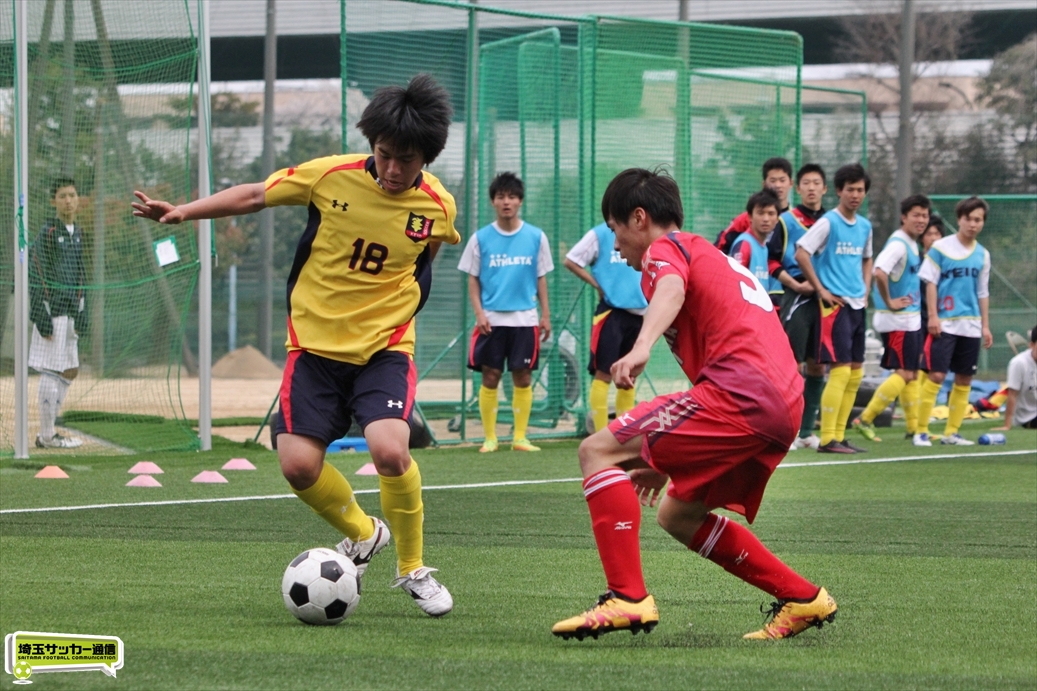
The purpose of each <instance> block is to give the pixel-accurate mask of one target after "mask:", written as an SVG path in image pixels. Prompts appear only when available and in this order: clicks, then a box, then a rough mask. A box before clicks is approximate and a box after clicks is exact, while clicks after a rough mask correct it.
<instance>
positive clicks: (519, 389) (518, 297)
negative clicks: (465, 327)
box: [457, 173, 554, 453]
mask: <svg viewBox="0 0 1037 691" xmlns="http://www.w3.org/2000/svg"><path fill="white" fill-rule="evenodd" d="M524 197H525V188H524V186H523V184H522V181H521V180H520V179H519V178H518V177H517V176H516V175H515V174H514V173H501V174H500V175H498V176H497V177H495V178H494V179H493V181H492V182H491V183H490V201H491V202H492V203H493V208H494V210H495V211H496V212H497V220H496V221H494V222H493V223H491V224H490V225H488V226H484V227H483V228H480V229H479V230H478V232H476V233H475V235H473V236H472V237H471V238H469V240H468V244H467V245H465V248H464V253H463V254H462V255H461V261H460V262H459V263H458V265H457V268H458V269H460V270H461V271H464V272H465V273H467V274H468V297H469V299H470V300H471V302H472V309H473V310H474V311H475V329H474V330H473V331H472V343H471V347H470V350H469V354H468V367H469V369H472V370H475V371H476V372H482V386H480V387H479V415H480V417H481V418H482V424H483V434H484V435H485V440H484V441H483V445H482V448H481V449H479V450H480V451H481V452H483V453H489V452H492V451H496V450H497V386H498V385H499V384H500V378H501V375H502V374H503V373H504V363H505V361H506V362H507V364H508V369H509V370H511V379H512V383H513V384H514V385H515V390H514V395H513V397H512V402H511V412H512V415H513V416H514V422H515V431H514V435H513V436H512V442H511V448H512V449H513V450H515V451H539V450H540V447H537V446H533V445H532V444H530V443H529V440H528V439H526V428H527V426H528V425H529V413H530V411H531V410H532V408H533V370H535V369H537V367H538V366H539V365H538V360H539V357H540V342H541V341H546V340H547V339H548V338H550V336H551V306H550V303H549V302H548V297H547V279H546V278H545V276H546V275H547V274H548V273H549V272H550V271H552V270H553V269H554V262H552V260H551V245H550V243H549V242H548V239H547V235H546V234H545V233H544V231H542V230H540V229H539V228H537V227H536V226H534V225H531V224H529V223H526V222H525V221H523V220H522V219H521V218H520V217H519V212H520V211H521V209H522V200H523V198H524ZM538 299H539V302H540V321H539V327H538V325H537V324H538V322H537V309H536V305H537V300H538Z"/></svg>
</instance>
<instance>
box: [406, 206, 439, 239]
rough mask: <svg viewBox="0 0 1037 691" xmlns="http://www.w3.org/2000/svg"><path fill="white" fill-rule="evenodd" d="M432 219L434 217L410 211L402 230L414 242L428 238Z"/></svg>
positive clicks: (430, 232) (430, 233)
mask: <svg viewBox="0 0 1037 691" xmlns="http://www.w3.org/2000/svg"><path fill="white" fill-rule="evenodd" d="M434 221H435V219H432V218H428V217H427V216H421V215H420V214H416V213H413V212H412V213H411V215H410V217H409V218H407V227H406V228H405V229H404V232H405V233H407V237H409V238H410V239H411V240H413V241H414V242H421V241H422V240H428V239H429V236H430V235H432V223H433V222H434Z"/></svg>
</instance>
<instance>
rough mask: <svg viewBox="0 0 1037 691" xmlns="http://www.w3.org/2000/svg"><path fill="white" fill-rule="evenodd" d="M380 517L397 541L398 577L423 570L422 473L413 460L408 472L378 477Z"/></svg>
mask: <svg viewBox="0 0 1037 691" xmlns="http://www.w3.org/2000/svg"><path fill="white" fill-rule="evenodd" d="M378 488H379V489H380V490H381V499H382V515H383V516H385V522H386V523H388V524H389V530H390V531H392V536H393V538H394V539H395V540H396V558H397V560H398V562H397V566H398V567H399V570H400V575H401V576H403V575H406V574H408V573H410V572H411V571H413V570H414V569H417V568H420V567H421V566H423V563H422V561H421V550H422V546H423V540H422V532H421V531H422V523H423V522H424V520H425V506H424V504H422V503H421V472H420V471H418V464H417V463H416V462H415V461H414V459H413V458H412V459H411V460H410V467H409V468H407V472H405V473H404V474H403V475H400V476H398V477H388V476H386V475H379V476H378Z"/></svg>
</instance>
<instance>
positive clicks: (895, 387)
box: [861, 372, 907, 424]
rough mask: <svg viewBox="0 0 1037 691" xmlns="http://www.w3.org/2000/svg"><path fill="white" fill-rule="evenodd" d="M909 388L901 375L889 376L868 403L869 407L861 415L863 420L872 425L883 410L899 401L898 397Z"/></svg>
mask: <svg viewBox="0 0 1037 691" xmlns="http://www.w3.org/2000/svg"><path fill="white" fill-rule="evenodd" d="M905 386H907V382H906V381H904V378H903V377H901V376H900V375H899V374H897V373H896V372H894V373H893V374H891V375H889V377H888V378H887V379H886V381H884V382H882V384H881V385H880V386H879V388H877V389H875V394H874V395H873V396H872V397H871V400H870V401H868V407H867V408H865V409H864V412H863V413H861V420H863V421H864V422H867V423H868V424H871V423H872V422H874V421H875V418H877V417H878V416H879V413H881V412H882V411H883V410H885V409H886V408H888V407H889V404H890V403H892V402H893V401H895V400H897V396H899V395H900V392H901V391H903V390H904V387H905Z"/></svg>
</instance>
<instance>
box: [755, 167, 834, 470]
mask: <svg viewBox="0 0 1037 691" xmlns="http://www.w3.org/2000/svg"><path fill="white" fill-rule="evenodd" d="M826 192H828V187H827V185H826V184H825V171H824V168H822V167H821V166H819V165H817V164H816V163H807V164H806V165H804V166H803V167H802V168H800V169H799V170H798V171H796V193H797V194H799V198H800V204H798V205H796V208H794V209H789V210H788V211H786V212H784V213H783V214H781V216H779V217H778V225H777V226H775V228H774V232H773V233H771V238H770V240H768V241H767V250H768V255H769V260H770V261H769V267H770V270H771V276H772V277H773V278H775V279H777V280H778V282H779V283H781V285H782V286H784V287H785V292H784V294H783V295H782V298H781V310H780V312H779V316H780V317H781V323H782V325H783V326H784V327H785V333H786V334H787V335H788V337H789V344H790V345H791V346H792V354H793V355H795V356H796V362H798V363H800V364H801V365H802V366H803V369H804V372H803V373H804V375H805V376H804V384H803V419H802V420H801V421H800V424H799V436H798V437H796V441H794V442H792V447H793V448H794V449H807V448H809V449H816V448H817V447H818V446H819V445H820V444H821V440H820V439H819V438H818V436H817V435H816V434H814V423H815V422H817V412H818V408H819V407H820V405H821V391H822V390H823V389H824V388H825V366H824V365H821V364H818V362H817V338H818V336H817V324H818V322H819V321H820V320H821V313H820V312H819V311H818V306H817V305H818V303H817V296H816V295H815V294H814V286H812V285H810V282H809V281H807V280H806V279H805V278H803V272H802V271H801V270H800V268H799V263H798V262H797V261H796V243H797V242H798V241H799V239H800V238H801V237H803V236H804V235H806V232H807V230H808V229H809V228H810V227H811V226H813V225H814V223H815V222H817V220H818V219H819V218H821V217H822V216H824V214H825V208H824V207H823V206H822V205H821V201H822V199H823V198H824V196H825V193H826Z"/></svg>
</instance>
